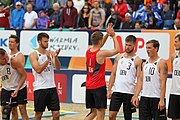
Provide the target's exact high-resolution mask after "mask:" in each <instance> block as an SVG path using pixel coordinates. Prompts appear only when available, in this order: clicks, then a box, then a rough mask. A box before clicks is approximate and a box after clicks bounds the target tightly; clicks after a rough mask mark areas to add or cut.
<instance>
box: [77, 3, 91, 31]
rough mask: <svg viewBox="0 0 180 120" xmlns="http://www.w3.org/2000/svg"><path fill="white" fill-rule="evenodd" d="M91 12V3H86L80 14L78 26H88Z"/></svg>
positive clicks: (85, 27)
mask: <svg viewBox="0 0 180 120" xmlns="http://www.w3.org/2000/svg"><path fill="white" fill-rule="evenodd" d="M89 12H90V8H89V5H88V4H85V5H84V7H83V8H82V10H81V12H80V15H79V23H78V27H80V28H81V29H87V28H88V19H89V15H90V14H89Z"/></svg>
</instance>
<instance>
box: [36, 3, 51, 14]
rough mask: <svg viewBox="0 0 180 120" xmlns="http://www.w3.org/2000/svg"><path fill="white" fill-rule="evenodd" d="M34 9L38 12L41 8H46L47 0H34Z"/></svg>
mask: <svg viewBox="0 0 180 120" xmlns="http://www.w3.org/2000/svg"><path fill="white" fill-rule="evenodd" d="M34 4H35V11H36V12H37V13H39V11H41V10H46V9H47V8H48V4H49V3H48V0H34Z"/></svg>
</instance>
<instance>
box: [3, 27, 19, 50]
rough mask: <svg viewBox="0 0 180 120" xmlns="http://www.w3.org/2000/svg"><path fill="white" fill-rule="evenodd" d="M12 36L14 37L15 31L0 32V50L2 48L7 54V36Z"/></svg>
mask: <svg viewBox="0 0 180 120" xmlns="http://www.w3.org/2000/svg"><path fill="white" fill-rule="evenodd" d="M11 34H13V35H16V31H15V30H0V35H1V36H0V48H3V49H5V50H6V52H9V47H8V44H9V36H10V35H11Z"/></svg>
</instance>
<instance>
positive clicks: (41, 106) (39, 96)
mask: <svg viewBox="0 0 180 120" xmlns="http://www.w3.org/2000/svg"><path fill="white" fill-rule="evenodd" d="M48 99H49V98H48ZM48 99H47V90H46V89H43V90H36V91H34V111H35V118H34V120H41V117H42V114H43V112H44V111H45V108H46V103H47V100H48Z"/></svg>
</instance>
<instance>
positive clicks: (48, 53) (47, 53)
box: [46, 50, 51, 60]
mask: <svg viewBox="0 0 180 120" xmlns="http://www.w3.org/2000/svg"><path fill="white" fill-rule="evenodd" d="M46 56H47V58H48V60H51V57H50V56H51V52H50V50H48V51H47V52H46Z"/></svg>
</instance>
